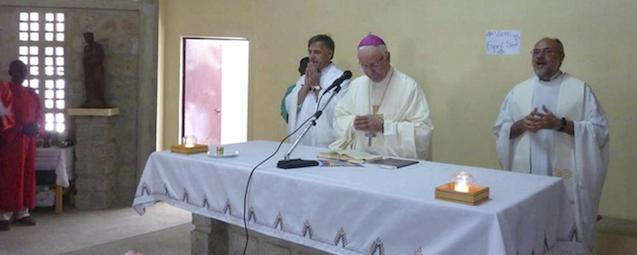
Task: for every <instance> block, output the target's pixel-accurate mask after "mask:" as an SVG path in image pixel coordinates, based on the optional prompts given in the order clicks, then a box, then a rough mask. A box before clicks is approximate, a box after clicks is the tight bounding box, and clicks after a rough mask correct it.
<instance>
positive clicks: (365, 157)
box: [317, 150, 383, 164]
mask: <svg viewBox="0 0 637 255" xmlns="http://www.w3.org/2000/svg"><path fill="white" fill-rule="evenodd" d="M317 157H318V158H322V159H335V160H344V161H347V162H350V163H358V164H361V163H364V162H367V161H370V160H378V159H382V158H383V157H382V156H380V155H374V154H370V153H367V152H362V151H352V150H338V151H322V152H319V154H318V156H317Z"/></svg>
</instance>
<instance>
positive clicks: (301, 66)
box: [281, 57, 310, 123]
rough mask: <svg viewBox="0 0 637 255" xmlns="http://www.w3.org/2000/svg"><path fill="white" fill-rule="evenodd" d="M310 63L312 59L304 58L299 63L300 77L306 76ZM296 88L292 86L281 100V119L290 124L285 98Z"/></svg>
mask: <svg viewBox="0 0 637 255" xmlns="http://www.w3.org/2000/svg"><path fill="white" fill-rule="evenodd" d="M309 61H310V59H309V58H308V57H303V58H302V59H301V60H300V61H299V69H298V70H299V75H300V76H303V75H304V74H305V68H307V63H308V62H309ZM295 86H296V83H295V84H292V85H290V86H289V87H288V88H287V89H286V90H285V94H284V95H283V98H282V99H281V118H283V120H285V123H288V111H287V109H285V97H287V96H288V95H289V94H290V93H291V92H292V90H293V89H294V87H295Z"/></svg>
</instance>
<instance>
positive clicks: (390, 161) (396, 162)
mask: <svg viewBox="0 0 637 255" xmlns="http://www.w3.org/2000/svg"><path fill="white" fill-rule="evenodd" d="M367 163H370V164H377V165H381V166H385V167H391V168H401V167H405V166H411V165H414V164H418V161H417V160H408V159H397V158H383V159H376V160H370V161H367Z"/></svg>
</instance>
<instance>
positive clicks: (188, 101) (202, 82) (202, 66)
mask: <svg viewBox="0 0 637 255" xmlns="http://www.w3.org/2000/svg"><path fill="white" fill-rule="evenodd" d="M181 47H182V57H181V113H180V121H181V123H180V135H181V136H180V137H184V136H195V137H196V138H197V143H199V144H206V145H211V144H212V145H217V144H229V143H239V142H245V141H247V133H248V71H249V69H248V56H249V41H248V40H247V39H245V38H220V37H182V41H181Z"/></svg>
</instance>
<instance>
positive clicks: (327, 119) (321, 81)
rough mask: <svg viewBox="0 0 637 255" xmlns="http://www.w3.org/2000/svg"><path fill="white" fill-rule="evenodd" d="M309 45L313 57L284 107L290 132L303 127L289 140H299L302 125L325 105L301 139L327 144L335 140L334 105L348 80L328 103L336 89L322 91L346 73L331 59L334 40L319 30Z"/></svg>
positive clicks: (316, 144) (325, 145) (308, 123)
mask: <svg viewBox="0 0 637 255" xmlns="http://www.w3.org/2000/svg"><path fill="white" fill-rule="evenodd" d="M307 47H308V57H309V59H310V61H309V63H308V65H307V68H306V70H305V74H304V75H303V76H301V77H300V78H299V80H298V81H297V82H296V86H295V87H294V89H293V90H292V92H290V94H288V95H287V96H286V97H285V108H286V109H287V112H288V134H290V133H292V132H293V131H294V130H296V129H300V130H299V131H298V132H296V133H295V135H293V136H292V137H290V140H289V141H294V140H296V139H297V138H298V136H299V135H300V134H301V132H302V131H303V129H305V127H307V126H308V125H310V124H311V122H309V121H308V122H306V121H307V120H308V119H309V118H311V117H312V115H313V114H314V113H315V112H316V110H317V109H319V108H321V109H322V108H323V106H326V108H325V110H324V111H323V113H322V115H321V116H320V118H319V119H318V120H317V122H316V126H314V127H312V128H311V129H310V130H309V132H308V133H307V134H306V136H305V137H304V138H303V140H301V144H305V145H312V146H318V147H327V146H328V145H329V144H330V143H332V142H334V140H336V136H335V134H334V130H333V129H332V119H333V116H334V107H335V106H336V103H338V101H339V100H340V98H341V97H343V95H344V94H345V93H346V92H347V89H348V85H349V80H347V81H345V82H343V84H342V85H341V88H342V89H341V90H340V92H339V93H337V94H336V95H335V96H334V98H333V99H332V101H331V102H329V104H327V103H328V98H329V97H330V96H331V95H332V93H334V90H331V91H329V92H328V93H327V94H325V95H323V92H324V90H325V89H327V88H328V87H329V86H330V85H331V84H332V83H333V82H334V80H336V79H337V78H339V77H340V76H341V75H342V74H343V70H341V69H340V68H338V67H337V66H336V65H335V64H334V63H332V58H333V57H334V41H333V40H332V38H330V37H329V36H327V35H323V34H319V35H315V36H313V37H312V38H310V40H309V42H308V44H307ZM321 95H323V96H321ZM319 104H320V105H319ZM319 106H320V107H319ZM303 123H305V124H303ZM301 125H302V126H301Z"/></svg>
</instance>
